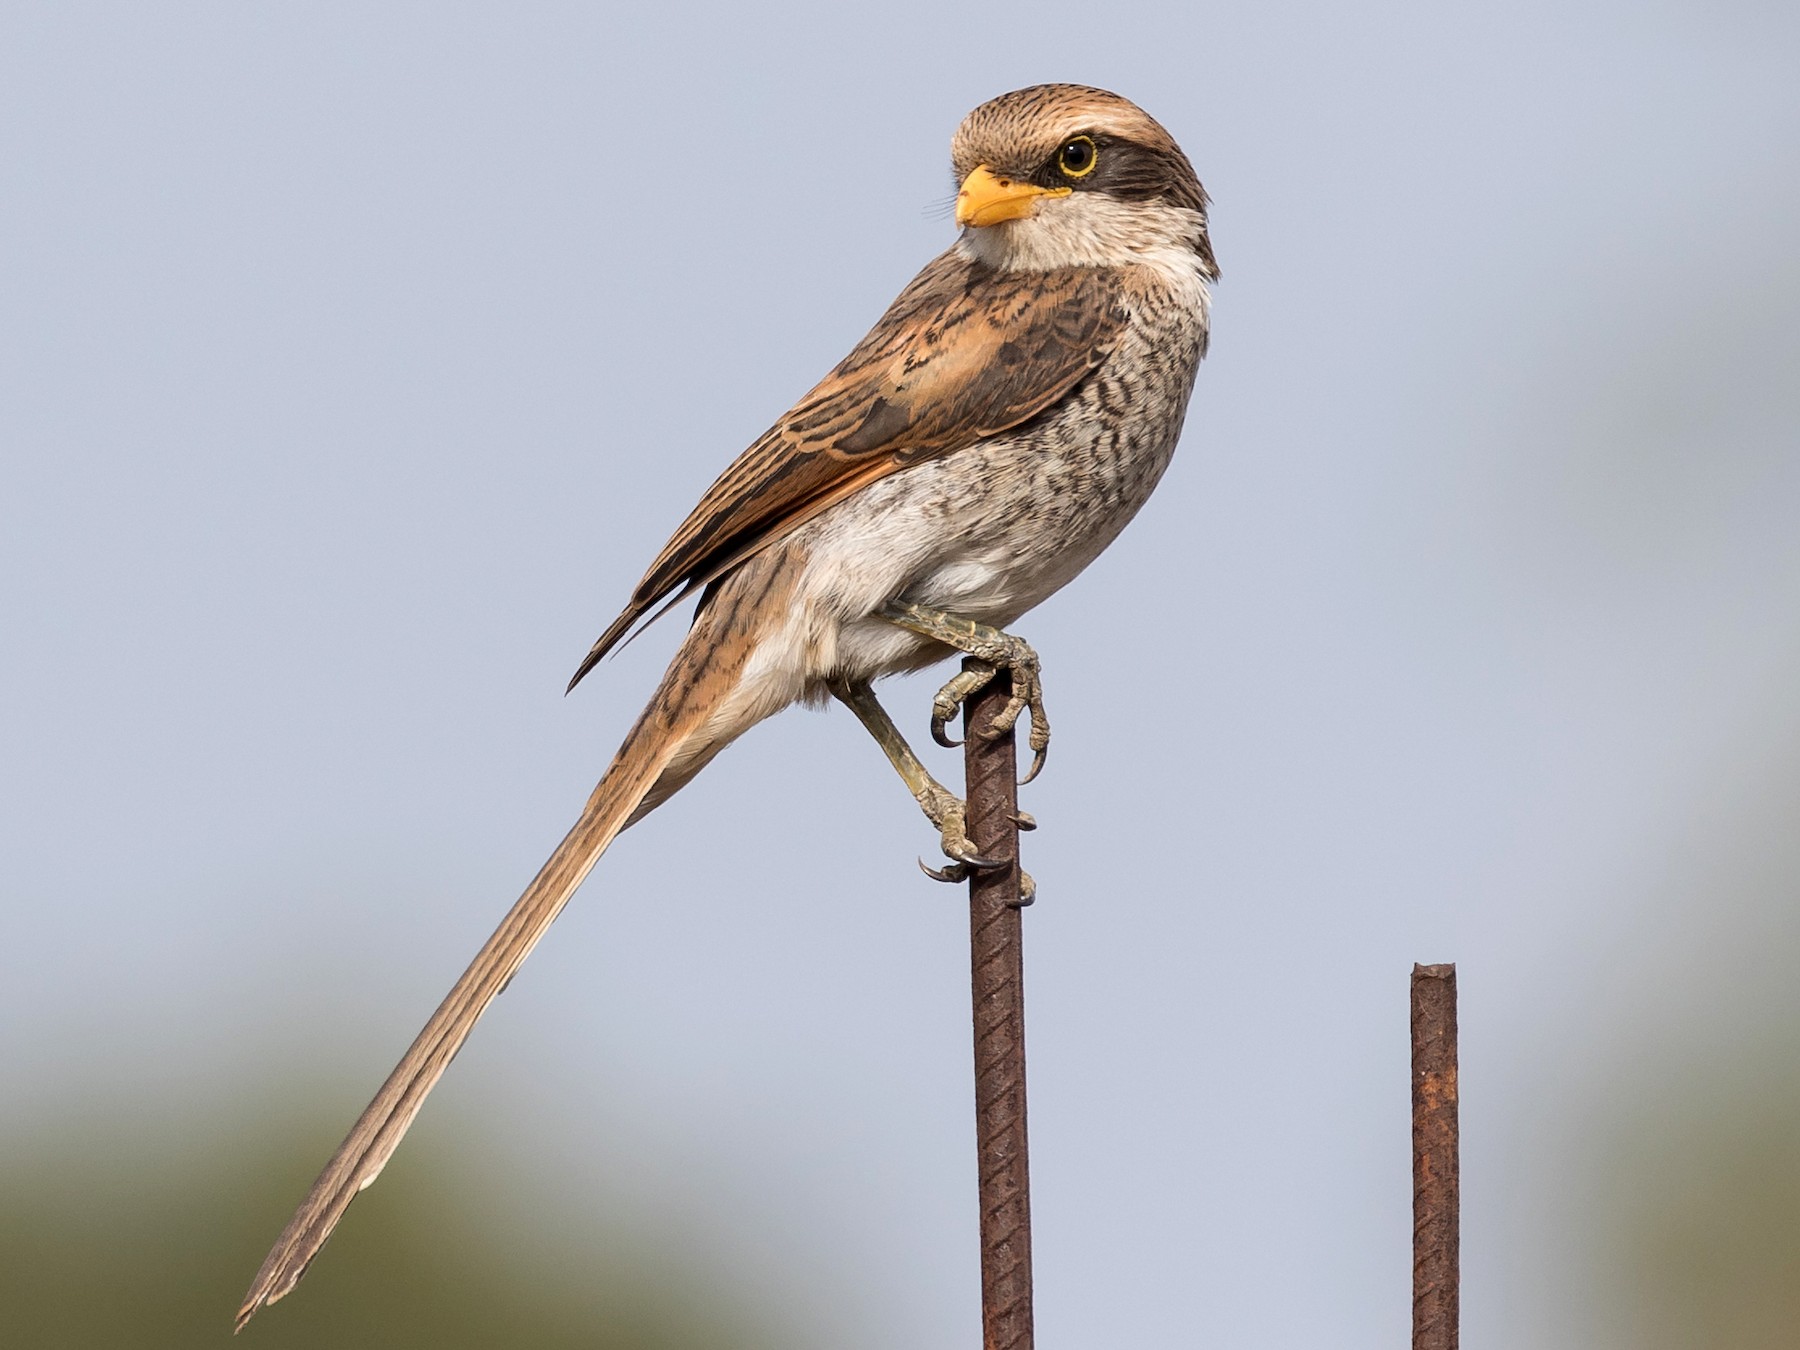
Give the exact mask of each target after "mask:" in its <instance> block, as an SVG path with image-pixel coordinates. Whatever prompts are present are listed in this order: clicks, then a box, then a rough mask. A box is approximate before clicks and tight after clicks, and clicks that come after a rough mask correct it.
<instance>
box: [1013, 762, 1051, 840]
mask: <svg viewBox="0 0 1800 1350" xmlns="http://www.w3.org/2000/svg"><path fill="white" fill-rule="evenodd" d="M1048 758H1050V747H1049V746H1047V745H1046V746H1039V747H1038V750H1037V753H1036V754H1034V755H1032V757H1031V767H1030V768H1029V769H1027V770H1026V771H1025V776H1024V777H1023V778H1021V779H1020V780H1019V786H1020V787H1024V786H1025V785H1026V784H1027V783H1029V782H1030V781H1031V780H1032V779H1034V778H1036V777H1037V776H1038V775H1039V774H1040V773H1042V772H1043V771H1044V761H1045V760H1046V759H1048ZM1019 828H1020V829H1025V828H1027V827H1025V826H1023V825H1021V826H1020V827H1019Z"/></svg>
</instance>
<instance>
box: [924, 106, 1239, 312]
mask: <svg viewBox="0 0 1800 1350" xmlns="http://www.w3.org/2000/svg"><path fill="white" fill-rule="evenodd" d="M950 161H951V167H952V169H953V171H954V172H955V174H956V181H957V183H958V185H959V186H958V189H957V194H956V223H957V224H958V225H961V226H962V227H963V240H962V246H963V248H964V249H965V250H966V251H968V252H969V253H971V254H972V255H974V256H975V257H978V258H980V259H981V260H982V261H984V262H987V263H989V264H991V265H993V266H995V267H999V268H1002V269H1006V270H1014V269H1040V268H1052V267H1111V266H1119V265H1121V264H1125V263H1131V262H1140V261H1145V260H1146V255H1148V254H1151V253H1153V252H1155V251H1157V250H1162V249H1169V248H1176V249H1185V250H1191V251H1192V253H1193V254H1195V255H1197V257H1198V261H1199V266H1200V270H1201V271H1202V273H1203V274H1204V275H1205V276H1206V277H1207V278H1209V279H1211V278H1214V277H1216V276H1217V275H1218V268H1217V265H1216V264H1215V263H1214V261H1213V254H1212V245H1211V243H1210V242H1209V240H1208V239H1207V234H1206V201H1207V198H1206V192H1205V189H1203V188H1202V187H1201V186H1200V180H1199V178H1197V177H1196V176H1195V174H1194V166H1193V165H1192V164H1190V163H1188V158H1187V156H1186V155H1184V154H1182V152H1181V147H1180V146H1179V145H1177V144H1175V140H1174V138H1173V137H1172V136H1170V135H1169V133H1168V132H1167V131H1165V130H1163V128H1162V126H1161V124H1159V123H1158V122H1157V121H1156V119H1155V118H1153V117H1151V116H1150V114H1148V113H1147V112H1145V111H1144V110H1143V109H1142V108H1140V107H1138V106H1137V104H1135V103H1133V102H1131V101H1130V100H1129V99H1125V98H1121V97H1119V95H1117V94H1109V93H1107V92H1106V90H1104V89H1091V88H1089V87H1087V86H1086V85H1079V84H1038V85H1033V86H1032V87H1031V88H1029V89H1019V90H1015V91H1014V92H1013V93H1010V94H1002V95H1001V96H1000V97H999V98H996V99H990V100H989V101H988V102H986V103H984V104H982V105H981V106H980V107H979V108H977V109H975V111H974V112H972V113H970V114H969V115H968V116H967V117H966V118H964V119H963V124H962V125H961V126H960V127H958V128H957V131H956V135H955V137H954V138H953V139H952V140H951V142H950Z"/></svg>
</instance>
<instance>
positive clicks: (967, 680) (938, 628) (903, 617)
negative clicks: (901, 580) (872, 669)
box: [886, 602, 1050, 783]
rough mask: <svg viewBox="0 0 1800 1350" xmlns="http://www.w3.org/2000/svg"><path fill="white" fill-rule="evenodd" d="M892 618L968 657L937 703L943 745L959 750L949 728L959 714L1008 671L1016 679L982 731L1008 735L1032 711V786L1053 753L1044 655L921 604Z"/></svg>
mask: <svg viewBox="0 0 1800 1350" xmlns="http://www.w3.org/2000/svg"><path fill="white" fill-rule="evenodd" d="M886 614H887V618H888V619H889V620H890V621H892V622H894V623H897V624H899V625H900V626H901V627H903V628H910V629H911V630H912V631H913V632H915V633H920V634H923V635H924V636H926V637H929V638H935V639H936V640H937V641H939V642H942V643H945V644H946V645H948V646H951V647H954V648H956V649H957V650H958V651H960V652H963V653H965V654H966V655H967V656H968V658H969V659H968V660H966V661H964V662H963V668H962V670H960V671H959V672H957V674H956V675H954V676H953V677H952V678H951V679H950V681H949V682H948V683H947V684H945V685H944V687H943V688H942V689H940V690H938V692H937V697H936V698H934V699H932V701H931V739H932V740H934V741H936V742H937V743H938V744H939V745H942V746H947V747H953V746H956V745H958V744H960V742H958V741H955V740H953V739H951V736H950V732H949V726H950V722H951V719H953V718H954V717H955V716H956V714H957V710H958V709H960V708H961V707H962V705H963V704H964V703H965V702H967V701H968V699H969V698H970V697H971V696H972V695H974V694H976V693H978V692H979V691H980V690H983V689H985V688H987V686H988V685H989V684H991V683H992V682H993V680H994V677H995V676H997V675H998V674H999V673H1000V671H1001V670H1002V669H1004V670H1006V671H1007V672H1008V674H1009V676H1010V678H1011V680H1012V693H1011V694H1010V696H1009V697H1008V698H1007V700H1006V704H1005V706H1003V707H1002V708H1001V709H1000V711H999V712H997V713H996V714H994V718H993V721H992V722H990V723H989V725H988V726H987V727H985V728H978V730H979V731H980V734H982V735H984V736H990V737H992V736H1004V735H1005V734H1006V733H1007V732H1009V731H1011V730H1012V729H1013V727H1014V726H1016V725H1017V724H1018V721H1019V716H1020V714H1021V713H1024V712H1026V711H1029V712H1030V713H1031V731H1030V733H1029V734H1028V736H1027V737H1026V744H1027V745H1029V746H1030V747H1031V768H1030V769H1029V770H1028V771H1027V772H1026V774H1025V777H1024V778H1022V779H1020V780H1019V781H1020V782H1021V783H1029V782H1030V781H1031V780H1032V779H1034V778H1036V777H1037V776H1038V774H1039V773H1040V772H1041V771H1042V770H1043V767H1044V758H1045V756H1046V755H1047V754H1048V753H1049V751H1050V717H1049V714H1048V713H1047V712H1046V711H1045V709H1044V682H1043V679H1042V678H1041V676H1040V674H1039V667H1038V654H1037V653H1036V652H1035V651H1033V650H1032V647H1031V644H1030V643H1029V642H1026V641H1025V639H1023V638H1019V637H1014V636H1013V635H1012V634H1011V633H1005V632H1002V631H1001V630H1000V629H998V628H994V627H991V626H990V625H988V624H985V623H976V622H975V621H974V620H972V619H963V618H958V617H956V616H955V615H951V614H945V613H943V612H942V611H940V610H933V609H927V608H925V607H924V606H921V605H912V604H907V603H905V602H896V603H894V604H892V605H889V606H888V608H887V611H886Z"/></svg>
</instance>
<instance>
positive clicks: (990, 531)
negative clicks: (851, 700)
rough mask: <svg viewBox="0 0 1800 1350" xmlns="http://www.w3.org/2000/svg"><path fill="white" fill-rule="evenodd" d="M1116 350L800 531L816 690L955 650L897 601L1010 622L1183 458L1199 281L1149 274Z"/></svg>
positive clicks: (1199, 342)
mask: <svg viewBox="0 0 1800 1350" xmlns="http://www.w3.org/2000/svg"><path fill="white" fill-rule="evenodd" d="M1141 272H1142V275H1141V276H1140V277H1137V278H1134V281H1135V285H1134V288H1133V296H1132V299H1133V306H1132V318H1131V322H1130V324H1129V326H1128V327H1127V329H1126V332H1125V334H1124V335H1123V337H1122V339H1121V341H1120V343H1119V346H1118V348H1117V349H1116V350H1115V351H1114V352H1113V353H1112V355H1111V356H1110V357H1109V358H1108V359H1107V360H1106V361H1105V362H1104V363H1103V364H1102V365H1101V366H1100V367H1099V368H1097V369H1096V370H1095V371H1094V373H1093V374H1092V375H1091V376H1089V377H1088V378H1087V379H1086V380H1085V381H1083V383H1082V384H1081V385H1079V386H1078V387H1077V388H1076V389H1075V390H1073V391H1072V392H1071V393H1070V394H1069V396H1068V397H1066V398H1065V399H1064V400H1062V401H1061V402H1060V403H1058V404H1057V405H1056V407H1054V408H1053V409H1051V410H1050V411H1049V412H1047V413H1045V414H1044V415H1043V416H1041V417H1039V418H1037V419H1036V420H1034V421H1032V422H1030V423H1027V424H1026V425H1025V426H1023V427H1020V428H1017V429H1016V430H1014V431H1012V432H1009V433H1007V434H1004V435H1000V436H995V437H991V438H989V439H986V440H983V441H980V442H977V443H976V444H974V445H971V446H969V447H967V448H966V449H962V450H958V451H954V452H952V453H950V454H948V455H945V456H943V457H942V458H941V459H937V460H933V461H930V462H928V463H925V464H920V465H918V466H915V467H912V468H909V469H906V470H904V471H903V472H900V473H897V474H894V475H893V476H892V477H890V478H887V479H884V480H883V481H881V482H879V483H875V484H873V485H872V486H870V487H869V488H867V489H865V490H864V491H862V492H860V493H858V494H857V495H856V496H855V497H854V498H852V499H850V500H848V501H846V502H844V503H842V504H840V505H839V506H836V507H834V508H832V509H831V510H830V511H828V512H827V513H825V514H824V515H822V516H820V517H819V518H818V519H817V520H815V521H812V522H810V523H809V524H808V525H806V526H805V527H803V528H802V529H801V530H800V531H798V532H796V535H795V537H794V544H795V546H796V547H797V548H798V549H800V550H803V551H804V552H805V554H806V557H807V560H808V561H807V563H806V566H805V569H804V574H803V578H802V581H801V583H800V595H799V597H798V601H797V604H798V610H797V612H796V615H795V618H796V621H797V622H798V623H801V624H803V625H804V627H805V629H806V632H805V642H806V645H807V647H808V648H809V650H810V652H811V655H810V658H809V659H808V661H807V663H806V664H807V666H808V667H809V671H808V675H809V684H814V685H818V686H819V688H817V689H813V690H810V691H809V692H814V693H815V694H816V693H818V692H820V691H821V690H822V682H823V681H825V680H828V679H832V678H849V679H872V678H875V677H878V676H880V675H885V674H892V673H896V672H898V671H904V670H913V669H918V668H920V667H922V666H925V665H929V664H931V663H933V662H935V661H938V660H941V659H943V658H944V657H945V656H947V655H948V654H949V652H948V650H947V649H946V648H944V647H942V646H940V645H938V644H936V643H933V642H930V641H928V640H926V639H924V638H920V637H918V636H916V635H914V634H912V633H910V632H907V631H905V630H902V629H899V628H896V627H895V626H894V625H892V624H891V623H888V622H886V621H885V620H881V619H878V618H875V617H873V616H874V615H875V614H876V613H877V612H878V611H879V610H880V609H881V607H882V606H883V605H884V604H886V603H888V602H889V601H891V600H896V599H899V600H906V601H911V602H913V603H916V604H921V605H927V606H931V607H933V608H939V609H943V610H947V611H949V612H951V613H953V614H957V615H959V616H962V617H964V618H970V619H975V620H978V621H980V622H982V623H988V624H992V625H994V626H996V627H1004V626H1006V625H1008V624H1011V623H1012V622H1014V621H1015V620H1016V619H1018V618H1019V616H1020V615H1022V614H1024V613H1025V612H1026V611H1027V610H1029V609H1031V608H1032V607H1033V606H1035V605H1037V604H1040V603H1041V602H1042V601H1044V600H1045V599H1047V598H1048V597H1049V596H1051V595H1053V594H1054V593H1055V592H1056V591H1058V590H1060V589H1061V588H1062V587H1063V586H1064V585H1066V584H1068V582H1069V581H1071V580H1073V579H1074V577H1075V576H1076V575H1078V574H1079V573H1080V572H1081V571H1082V569H1084V568H1085V567H1086V566H1087V565H1088V564H1089V563H1091V562H1092V561H1093V560H1094V559H1095V558H1096V557H1098V556H1099V555H1100V553H1101V552H1102V551H1103V550H1104V549H1105V548H1106V546H1107V545H1108V544H1110V543H1111V542H1112V541H1113V540H1114V539H1115V538H1116V537H1117V536H1118V534H1119V532H1120V531H1121V530H1122V529H1124V528H1125V526H1126V525H1127V524H1128V523H1129V522H1130V521H1131V519H1132V517H1133V516H1135V515H1136V514H1137V512H1138V510H1139V508H1141V507H1142V506H1143V504H1144V503H1145V502H1146V501H1148V500H1149V498H1150V494H1151V492H1152V491H1154V489H1155V487H1156V485H1157V483H1158V482H1159V481H1160V480H1161V478H1162V475H1163V472H1164V470H1166V469H1167V468H1168V466H1169V461H1170V459H1171V458H1172V457H1173V455H1174V452H1175V443H1176V441H1177V439H1178V438H1179V437H1180V434H1181V428H1182V422H1183V419H1184V417H1185V415H1186V412H1187V406H1188V399H1189V396H1190V394H1191V393H1192V391H1193V385H1194V377H1195V374H1196V371H1197V369H1198V367H1199V364H1200V360H1201V357H1202V356H1203V355H1204V354H1205V350H1206V340H1207V301H1206V290H1205V283H1204V278H1203V277H1201V276H1200V275H1199V274H1198V272H1197V270H1195V269H1192V268H1188V267H1185V266H1183V267H1181V269H1180V270H1179V271H1176V272H1174V275H1173V276H1171V275H1170V273H1168V272H1164V271H1162V270H1160V269H1156V268H1151V267H1145V268H1143V269H1141Z"/></svg>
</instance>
